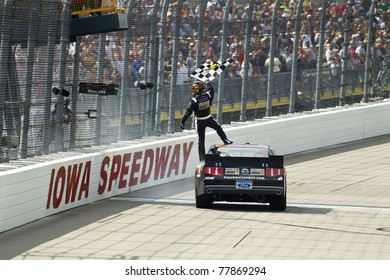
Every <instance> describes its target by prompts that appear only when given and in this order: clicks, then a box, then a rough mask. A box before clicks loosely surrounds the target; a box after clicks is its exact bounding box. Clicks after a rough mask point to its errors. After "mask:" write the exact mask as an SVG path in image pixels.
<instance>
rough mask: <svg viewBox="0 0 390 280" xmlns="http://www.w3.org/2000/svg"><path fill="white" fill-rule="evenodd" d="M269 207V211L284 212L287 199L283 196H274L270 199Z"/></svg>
mask: <svg viewBox="0 0 390 280" xmlns="http://www.w3.org/2000/svg"><path fill="white" fill-rule="evenodd" d="M269 206H270V208H271V210H275V211H285V210H286V207H287V198H286V196H285V195H274V196H272V197H271V198H270V202H269Z"/></svg>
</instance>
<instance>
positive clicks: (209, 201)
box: [195, 194, 213, 208]
mask: <svg viewBox="0 0 390 280" xmlns="http://www.w3.org/2000/svg"><path fill="white" fill-rule="evenodd" d="M195 204H196V208H211V206H212V205H213V197H212V196H211V194H202V195H198V196H195Z"/></svg>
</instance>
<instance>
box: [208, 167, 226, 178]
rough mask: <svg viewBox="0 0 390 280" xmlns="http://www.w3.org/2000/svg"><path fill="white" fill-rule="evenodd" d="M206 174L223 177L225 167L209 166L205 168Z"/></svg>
mask: <svg viewBox="0 0 390 280" xmlns="http://www.w3.org/2000/svg"><path fill="white" fill-rule="evenodd" d="M204 173H205V174H207V175H214V176H222V175H223V167H216V166H211V167H208V166H206V167H205V168H204Z"/></svg>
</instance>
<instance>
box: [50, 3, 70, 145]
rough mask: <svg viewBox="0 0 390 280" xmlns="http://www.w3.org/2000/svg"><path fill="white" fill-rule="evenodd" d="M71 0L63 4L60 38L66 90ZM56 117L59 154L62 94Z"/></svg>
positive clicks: (61, 135)
mask: <svg viewBox="0 0 390 280" xmlns="http://www.w3.org/2000/svg"><path fill="white" fill-rule="evenodd" d="M71 2H72V1H71V0H65V1H64V2H63V5H64V6H63V10H62V18H63V21H62V22H61V35H60V36H61V37H60V74H59V85H58V86H59V88H61V89H62V88H64V85H65V75H66V64H67V56H68V50H67V46H68V43H69V37H70V36H69V33H70V32H69V31H70V30H69V29H70V13H71ZM56 106H57V108H56V115H55V125H56V126H55V134H56V135H55V142H54V151H55V152H59V151H62V150H63V148H64V139H63V136H64V131H63V123H62V120H63V119H62V118H63V116H62V115H63V112H64V108H63V107H64V96H63V95H62V94H58V95H57V104H56Z"/></svg>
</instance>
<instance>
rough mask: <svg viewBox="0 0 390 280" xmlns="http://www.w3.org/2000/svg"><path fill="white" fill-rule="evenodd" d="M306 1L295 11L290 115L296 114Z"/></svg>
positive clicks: (302, 0) (300, 1)
mask: <svg viewBox="0 0 390 280" xmlns="http://www.w3.org/2000/svg"><path fill="white" fill-rule="evenodd" d="M303 2H304V0H299V1H298V6H297V8H296V10H295V30H294V32H295V34H294V51H293V63H292V68H291V88H290V107H289V110H288V111H289V113H294V112H295V101H296V96H297V76H298V75H297V74H299V75H300V74H301V73H297V72H298V44H299V40H298V39H299V34H300V31H299V28H300V27H301V13H302V8H303Z"/></svg>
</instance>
